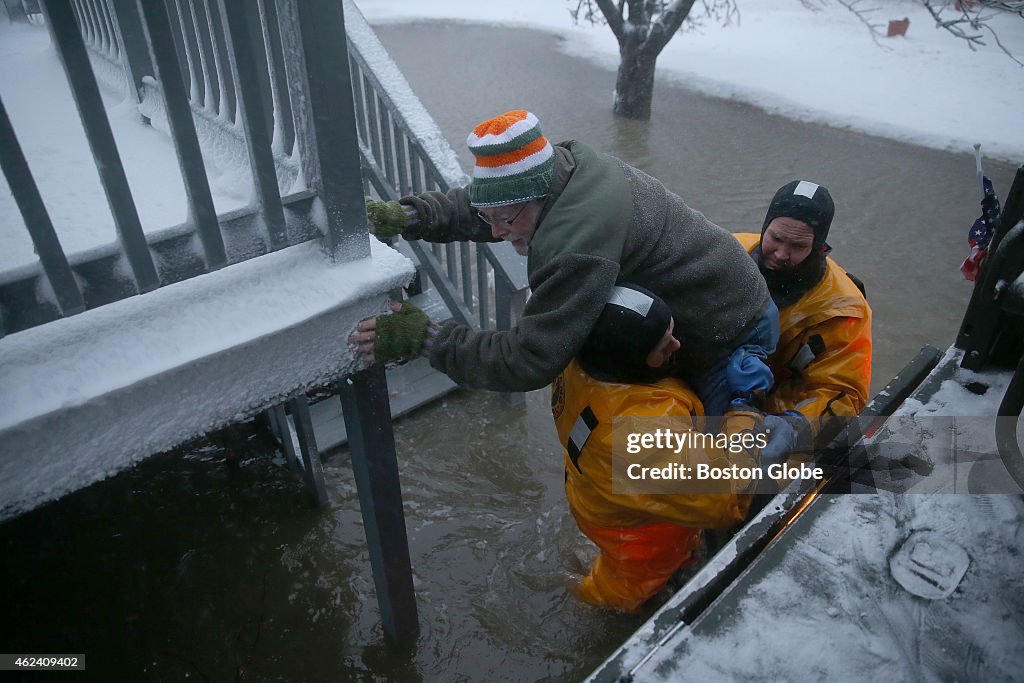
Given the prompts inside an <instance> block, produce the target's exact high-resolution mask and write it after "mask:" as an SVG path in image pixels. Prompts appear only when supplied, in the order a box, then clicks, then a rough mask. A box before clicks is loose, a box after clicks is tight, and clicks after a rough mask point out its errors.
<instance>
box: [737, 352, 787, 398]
mask: <svg viewBox="0 0 1024 683" xmlns="http://www.w3.org/2000/svg"><path fill="white" fill-rule="evenodd" d="M725 379H726V381H727V382H728V383H729V391H730V392H732V396H733V398H750V397H754V396H763V395H764V394H765V393H767V392H768V390H769V389H771V388H772V384H773V383H774V382H775V378H774V377H772V371H771V369H770V368H769V367H768V365H767V364H766V363H765V362H764V361H763V360H761V359H760V358H758V357H757V356H755V355H754V354H752V353H750V352H749V351H747V350H746V349H742V348H740V349H736V350H735V351H733V352H732V355H731V356H729V363H728V364H727V365H726V367H725Z"/></svg>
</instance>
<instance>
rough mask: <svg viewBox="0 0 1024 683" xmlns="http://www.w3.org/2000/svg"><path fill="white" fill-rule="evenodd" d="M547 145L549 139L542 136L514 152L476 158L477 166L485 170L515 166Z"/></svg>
mask: <svg viewBox="0 0 1024 683" xmlns="http://www.w3.org/2000/svg"><path fill="white" fill-rule="evenodd" d="M547 144H548V139H547V138H546V137H544V136H543V135H542V136H540V137H539V138H537V139H536V140H534V141H533V142H531V143H530V144H528V145H526V146H525V147H520V148H519V149H517V150H515V151H513V152H506V153H505V154H495V155H493V156H489V157H485V156H478V157H477V158H476V165H477V166H483V167H484V168H495V167H497V166H505V165H506V164H514V163H516V162H517V161H522V160H523V159H525V158H526V157H528V156H530V155H531V154H534V153H536V152H539V151H541V150H542V149H544V147H546V146H547Z"/></svg>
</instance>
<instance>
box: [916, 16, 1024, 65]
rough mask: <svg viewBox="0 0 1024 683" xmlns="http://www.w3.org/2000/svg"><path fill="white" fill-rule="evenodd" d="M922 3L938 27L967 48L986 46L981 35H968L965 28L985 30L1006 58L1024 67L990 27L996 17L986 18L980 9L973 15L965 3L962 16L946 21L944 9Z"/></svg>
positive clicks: (973, 48) (974, 48) (975, 48)
mask: <svg viewBox="0 0 1024 683" xmlns="http://www.w3.org/2000/svg"><path fill="white" fill-rule="evenodd" d="M920 2H921V4H922V5H924V7H925V9H927V10H928V13H929V14H931V15H932V18H933V19H935V25H936V26H938V27H939V28H941V29H944V30H946V31H949V32H950V33H952V34H953V35H954V36H956V37H957V38H960V39H961V40H963V41H965V42H966V43H967V47H969V48H971V49H972V50H977V49H978V48H977V47H976V46H978V45H985V41H983V40H982V39H981V34H980V33H973V34H971V33H968V32H967V31H966V30H965V29H964V27H965V26H967V27H969V28H970V29H971V30H972V31H980V30H981V29H985V30H987V31H988V32H989V33H991V34H992V38H993V40H995V41H996V45H997V46H998V47H999V49H1000V50H1002V51H1003V53H1004V54H1006V56H1008V57H1009V58H1010V59H1012V60H1013V61H1015V62H1016V63H1017V64H1020V65H1021V66H1024V63H1022V62H1021V61H1020V60H1019V59H1017V57H1016V56H1014V54H1013V53H1012V52H1010V50H1009V49H1008V48H1007V47H1006V46H1005V45H1003V43H1002V41H1000V40H999V34H997V33H996V31H995V29H993V28H992V27H991V26H989V24H988V20H989V19H991V18H992V16H994V15H988V16H985V15H983V14H982V13H981V9H980V8H979V9H978V10H977V11H975V12H974V14H973V15H972V14H971V12H970V11H969V8H968V5H967V3H966V2H963V3H961V4H960V5H959V8H960V9H959V12H960V15H959V16H956V17H955V18H954V19H949V20H946V19H943V18H942V9H943V8H939V7H935V5H934V3H933V2H932V0H920ZM982 6H984V5H982Z"/></svg>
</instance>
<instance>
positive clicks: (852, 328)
mask: <svg viewBox="0 0 1024 683" xmlns="http://www.w3.org/2000/svg"><path fill="white" fill-rule="evenodd" d="M834 216H835V204H834V203H833V201H832V196H831V194H830V193H829V191H828V189H827V188H825V187H824V186H822V185H819V184H817V183H813V182H810V181H807V180H793V181H791V182H789V183H787V184H785V185H783V186H782V187H781V188H779V190H778V191H777V192H776V193H775V196H774V197H773V198H772V201H771V204H770V205H769V207H768V211H767V214H766V215H765V219H764V224H763V226H762V228H761V234H760V235H757V234H754V233H748V234H737V235H736V238H737V239H738V240H739V241H740V243H741V244H742V245H743V246H744V248H746V250H747V251H748V252H749V253H750V255H751V257H752V258H753V259H754V261H755V263H757V266H758V268H759V269H760V271H761V274H762V275H763V276H764V278H765V281H766V282H767V283H768V291H769V292H770V293H771V295H772V299H773V300H774V301H775V304H776V305H777V306H778V308H779V317H780V320H779V322H780V338H779V344H778V346H777V348H776V350H775V352H774V353H773V354H772V355H771V356H770V357H769V360H768V363H769V365H770V366H771V368H772V374H773V375H774V376H775V386H774V388H773V389H772V390H771V392H770V393H769V394H768V396H767V398H766V401H765V406H764V408H765V412H766V413H770V414H769V415H768V416H767V417H766V425H767V426H768V427H769V428H770V429H771V430H772V432H773V439H772V442H771V443H770V444H769V445H768V447H767V448H766V452H765V454H764V455H765V456H766V457H779V456H781V454H782V452H784V451H789V452H792V451H793V450H809V449H810V448H811V445H812V443H813V442H814V439H815V438H816V437H817V436H818V434H819V431H820V430H821V428H822V426H823V425H824V424H826V422H827V421H828V420H829V419H831V418H836V417H838V418H843V417H853V416H856V415H858V414H860V412H861V411H862V410H864V406H865V405H866V404H867V401H868V391H869V389H870V385H871V308H870V306H868V302H867V299H866V298H865V296H864V292H863V285H862V284H861V283H860V282H859V281H858V280H856V279H855V278H853V276H851V275H849V274H848V273H847V272H846V271H845V270H843V268H841V267H840V266H839V264H837V263H836V262H835V261H833V260H832V258H830V257H829V256H828V254H829V252H830V251H831V247H829V246H828V244H827V243H826V241H825V240H826V238H827V237H828V233H829V228H830V226H831V224H832V219H833V217H834ZM819 441H820V440H819ZM819 445H820V443H819Z"/></svg>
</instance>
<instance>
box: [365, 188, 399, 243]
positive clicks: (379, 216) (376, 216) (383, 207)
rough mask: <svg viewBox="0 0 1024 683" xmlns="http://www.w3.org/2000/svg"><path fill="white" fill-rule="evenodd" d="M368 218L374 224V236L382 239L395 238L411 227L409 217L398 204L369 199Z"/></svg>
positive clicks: (367, 204)
mask: <svg viewBox="0 0 1024 683" xmlns="http://www.w3.org/2000/svg"><path fill="white" fill-rule="evenodd" d="M366 217H367V218H369V219H370V223H371V224H373V234H374V235H376V236H377V237H381V238H388V237H393V236H394V235H397V234H399V233H401V232H402V231H403V230H405V229H406V227H408V225H409V217H408V216H407V215H406V214H405V209H403V208H402V205H401V204H399V203H398V202H382V201H380V200H377V199H370V198H369V197H367V198H366Z"/></svg>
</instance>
